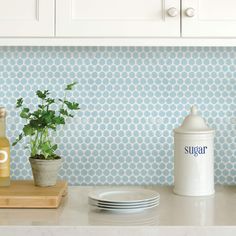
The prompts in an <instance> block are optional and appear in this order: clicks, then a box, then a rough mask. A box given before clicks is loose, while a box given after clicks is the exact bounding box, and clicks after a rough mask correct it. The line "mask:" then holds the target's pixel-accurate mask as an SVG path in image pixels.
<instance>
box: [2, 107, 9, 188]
mask: <svg viewBox="0 0 236 236" xmlns="http://www.w3.org/2000/svg"><path fill="white" fill-rule="evenodd" d="M9 185H10V143H9V140H8V139H7V137H6V109H5V108H4V107H0V187H1V186H9Z"/></svg>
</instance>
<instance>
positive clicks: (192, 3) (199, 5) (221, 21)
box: [182, 0, 236, 37]
mask: <svg viewBox="0 0 236 236" xmlns="http://www.w3.org/2000/svg"><path fill="white" fill-rule="evenodd" d="M182 36H184V37H236V1H235V0H182Z"/></svg>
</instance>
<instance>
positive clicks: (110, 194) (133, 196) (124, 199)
mask: <svg viewBox="0 0 236 236" xmlns="http://www.w3.org/2000/svg"><path fill="white" fill-rule="evenodd" d="M159 197H160V194H159V193H157V192H156V191H152V190H148V189H132V190H127V189H123V190H122V189H120V190H114V189H107V190H98V191H94V192H92V193H90V194H89V198H90V199H93V200H95V201H101V202H106V203H122V204H124V203H138V202H144V201H145V202H146V201H152V200H155V199H157V198H159Z"/></svg>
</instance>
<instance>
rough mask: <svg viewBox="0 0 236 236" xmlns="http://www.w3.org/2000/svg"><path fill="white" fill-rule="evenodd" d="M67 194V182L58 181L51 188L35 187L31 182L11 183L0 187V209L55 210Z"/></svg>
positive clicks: (18, 181)
mask: <svg viewBox="0 0 236 236" xmlns="http://www.w3.org/2000/svg"><path fill="white" fill-rule="evenodd" d="M66 194H67V182H65V181H58V183H57V184H56V186H53V187H36V186H34V183H33V181H30V180H16V181H11V185H10V186H9V187H0V208H57V207H58V206H59V205H60V202H61V200H62V198H63V197H64V196H65V195H66Z"/></svg>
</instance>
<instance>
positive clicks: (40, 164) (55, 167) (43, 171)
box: [29, 158, 62, 187]
mask: <svg viewBox="0 0 236 236" xmlns="http://www.w3.org/2000/svg"><path fill="white" fill-rule="evenodd" d="M29 161H30V164H31V169H32V173H33V177H34V184H35V185H36V186H40V187H49V186H54V185H55V184H56V183H57V174H58V171H59V169H60V167H61V163H62V159H56V160H40V159H34V158H29Z"/></svg>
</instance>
